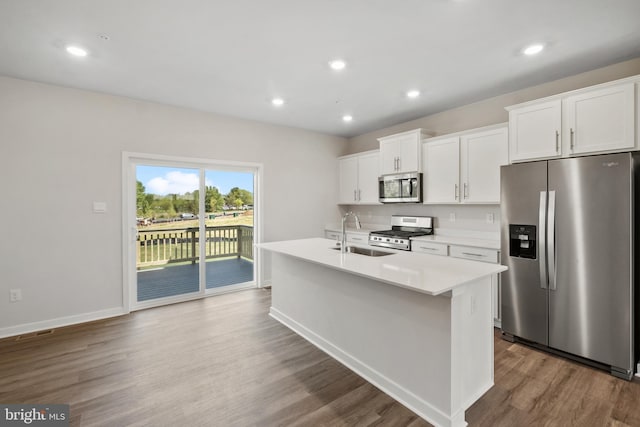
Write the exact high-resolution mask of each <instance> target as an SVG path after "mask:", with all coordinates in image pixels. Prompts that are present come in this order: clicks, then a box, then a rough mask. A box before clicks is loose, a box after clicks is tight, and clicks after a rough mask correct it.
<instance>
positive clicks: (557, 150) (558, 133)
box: [556, 131, 560, 153]
mask: <svg viewBox="0 0 640 427" xmlns="http://www.w3.org/2000/svg"><path fill="white" fill-rule="evenodd" d="M559 151H560V132H558V131H556V153H558V152H559Z"/></svg>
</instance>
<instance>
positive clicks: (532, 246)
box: [509, 224, 537, 259]
mask: <svg viewBox="0 0 640 427" xmlns="http://www.w3.org/2000/svg"><path fill="white" fill-rule="evenodd" d="M536 236H537V234H536V226H535V225H516V224H509V255H511V256H512V257H517V258H530V259H536V255H537V254H536V252H537V249H536Z"/></svg>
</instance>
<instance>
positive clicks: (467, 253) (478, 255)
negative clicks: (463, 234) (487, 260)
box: [462, 252, 485, 258]
mask: <svg viewBox="0 0 640 427" xmlns="http://www.w3.org/2000/svg"><path fill="white" fill-rule="evenodd" d="M462 255H468V256H475V257H480V258H484V257H485V255H482V254H474V253H472V252H462Z"/></svg>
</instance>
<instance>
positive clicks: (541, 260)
mask: <svg viewBox="0 0 640 427" xmlns="http://www.w3.org/2000/svg"><path fill="white" fill-rule="evenodd" d="M538 243H539V245H538V264H539V265H540V287H541V288H542V289H549V288H548V286H547V192H546V191H541V192H540V209H539V211H538Z"/></svg>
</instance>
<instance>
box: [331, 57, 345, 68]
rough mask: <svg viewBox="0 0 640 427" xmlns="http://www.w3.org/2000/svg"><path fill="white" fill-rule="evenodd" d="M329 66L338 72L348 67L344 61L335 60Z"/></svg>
mask: <svg viewBox="0 0 640 427" xmlns="http://www.w3.org/2000/svg"><path fill="white" fill-rule="evenodd" d="M329 66H330V67H331V68H332V69H334V70H336V71H340V70H342V69H344V67H346V66H347V63H346V62H344V61H343V60H342V59H334V60H333V61H331V62H329Z"/></svg>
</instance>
